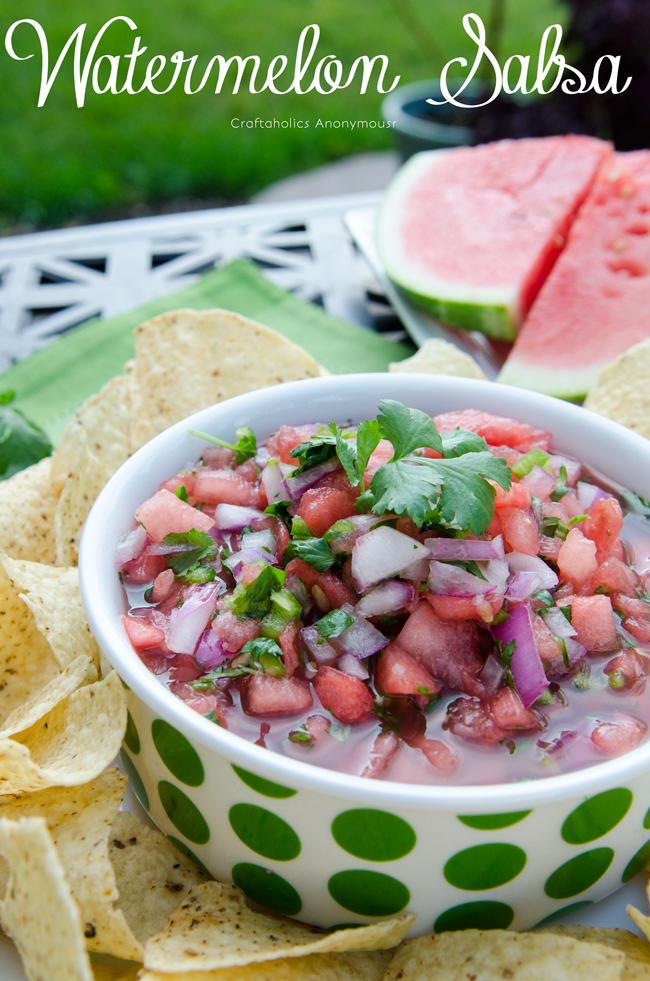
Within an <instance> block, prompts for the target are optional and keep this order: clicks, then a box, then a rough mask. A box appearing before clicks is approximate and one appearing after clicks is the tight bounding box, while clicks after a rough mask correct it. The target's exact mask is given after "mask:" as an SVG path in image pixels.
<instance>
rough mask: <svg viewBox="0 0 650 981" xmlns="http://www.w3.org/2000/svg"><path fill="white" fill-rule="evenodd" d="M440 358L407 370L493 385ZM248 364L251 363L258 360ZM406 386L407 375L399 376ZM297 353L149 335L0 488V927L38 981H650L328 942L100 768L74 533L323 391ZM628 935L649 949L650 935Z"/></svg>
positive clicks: (546, 944)
mask: <svg viewBox="0 0 650 981" xmlns="http://www.w3.org/2000/svg"><path fill="white" fill-rule="evenodd" d="M449 347H450V345H444V342H432V343H431V344H430V345H429V348H428V349H427V350H425V351H424V352H423V354H422V355H421V356H416V357H415V358H414V359H410V360H411V361H412V364H406V363H403V364H402V365H401V366H400V368H399V370H411V371H430V372H432V373H434V374H466V375H469V376H474V377H476V376H477V375H480V369H478V367H477V366H475V365H474V364H473V363H472V362H471V359H468V358H466V356H465V355H461V356H460V357H458V356H457V354H456V353H454V351H451V352H450V351H449V350H448V348H449ZM251 352H254V356H253V357H251ZM391 367H394V366H391ZM322 373H323V372H322V369H320V367H319V366H318V364H317V363H316V362H315V361H314V360H313V358H311V357H310V356H309V355H308V354H307V353H306V352H305V351H303V350H302V349H301V348H298V347H296V346H295V345H294V344H292V343H291V342H289V341H287V340H286V338H284V337H282V336H281V335H279V334H276V333H275V332H274V331H272V330H269V329H268V328H266V327H262V326H261V325H259V324H255V323H253V322H252V321H249V320H246V319H245V318H243V317H240V316H238V315H236V314H232V313H227V312H225V311H222V310H212V311H202V312H198V313H197V312H195V311H189V310H181V311H177V312H175V313H169V314H166V315H164V316H162V317H157V318H155V319H154V320H151V321H149V322H148V323H146V324H143V325H142V326H141V327H139V328H138V329H137V331H136V357H135V360H134V361H133V362H131V363H130V364H129V365H127V366H126V369H125V374H124V375H121V376H119V377H117V378H114V379H112V381H110V382H109V383H108V384H107V385H105V386H104V388H103V389H102V390H101V391H100V392H99V393H98V394H97V395H95V396H93V398H91V399H89V401H88V402H87V403H86V404H85V405H84V406H82V408H81V409H80V410H79V411H78V413H77V415H76V417H75V419H74V420H73V421H72V422H71V423H70V425H69V426H68V428H67V430H66V431H65V433H64V435H63V438H62V440H61V443H60V445H59V447H58V448H57V450H56V451H55V453H54V456H53V457H52V458H51V459H45V460H42V461H41V462H40V463H38V464H36V465H35V466H33V467H30V468H29V469H28V470H25V471H23V472H22V473H19V474H17V475H16V476H14V477H12V478H11V479H10V480H8V481H5V482H3V483H0V923H1V925H2V928H3V929H4V931H5V932H6V933H7V934H8V935H9V936H10V937H11V938H12V939H13V941H14V943H15V944H16V946H17V948H18V950H19V951H20V954H21V956H22V958H23V964H24V968H25V972H26V974H27V976H28V978H30V981H135V979H136V977H137V978H138V979H139V981H382V979H383V981H398V979H399V981H429V979H436V981H467V979H469V978H474V979H477V981H478V979H480V981H497V979H498V981H502V979H504V978H508V979H513V981H556V979H557V981H579V979H588V981H618V979H625V981H650V945H648V944H647V943H646V942H645V941H643V940H641V939H640V938H639V937H637V936H635V935H634V934H631V933H629V932H628V931H625V930H596V929H592V928H589V927H574V928H571V927H558V928H555V929H553V928H548V929H547V930H545V931H544V932H535V933H519V934H518V933H512V932H509V931H503V930H493V931H487V932H485V931H479V930H465V931H459V932H456V933H444V934H440V935H439V936H436V937H434V936H426V937H419V938H416V939H415V940H409V941H404V937H405V935H406V933H407V931H408V930H409V928H410V927H411V926H412V924H413V922H414V919H415V917H414V915H412V914H403V915H401V916H397V917H395V918H393V919H389V920H382V921H379V922H377V923H374V924H372V925H371V926H366V927H359V928H357V929H341V930H337V931H334V932H329V933H328V932H326V931H323V930H319V929H317V928H315V927H309V926H305V925H304V924H301V923H298V922H296V921H294V920H290V919H287V918H284V917H279V916H272V915H267V914H264V913H261V912H258V911H254V910H252V909H251V908H250V907H249V906H248V905H247V903H246V901H245V897H244V894H243V893H242V892H241V890H239V889H238V888H237V887H235V886H232V885H228V884H223V883H219V882H214V881H210V880H209V879H208V877H207V876H206V875H205V873H204V872H203V871H202V870H200V869H198V868H197V867H196V866H195V865H194V863H193V862H191V861H190V860H189V859H188V858H186V857H185V856H184V855H182V854H181V853H180V852H179V851H178V850H177V849H176V848H175V846H174V845H172V844H171V843H170V842H169V841H168V839H167V838H165V836H164V835H162V834H161V833H160V832H159V831H156V830H154V829H153V828H151V827H149V826H148V825H145V824H142V823H141V822H140V821H139V819H138V818H137V817H135V816H134V815H133V814H130V813H128V812H126V811H120V806H121V804H122V800H123V797H124V792H125V785H126V778H125V777H124V775H123V774H121V773H120V772H118V770H116V769H111V768H107V767H108V766H109V764H110V763H111V761H112V760H113V759H114V757H115V755H116V754H117V751H118V749H119V747H120V744H121V742H122V737H123V735H124V731H125V727H126V705H125V695H124V689H123V686H122V684H121V682H120V680H119V678H118V677H117V675H116V674H115V672H114V671H109V672H108V673H107V674H106V676H105V677H104V678H103V679H102V678H100V673H101V672H100V663H99V651H98V648H97V645H96V643H95V641H94V639H93V637H92V636H91V634H90V631H89V628H88V624H87V622H86V618H85V616H84V611H83V607H82V604H81V598H80V594H79V586H78V577H77V570H76V558H77V551H78V545H79V537H80V534H81V528H82V526H83V523H84V521H85V518H86V516H87V514H88V511H89V510H90V507H91V506H92V504H93V502H94V500H95V498H96V497H97V494H98V493H99V491H100V490H101V488H102V487H103V485H104V484H105V483H106V481H107V480H108V478H109V477H110V476H111V475H112V474H113V473H114V472H115V471H116V470H117V469H118V467H119V466H120V465H121V464H122V463H123V462H124V461H125V460H126V459H127V457H128V456H129V455H130V454H131V453H132V452H134V450H136V449H137V448H138V447H139V446H141V445H142V444H143V443H145V442H146V441H147V440H149V439H151V438H152V437H153V436H155V435H157V433H159V432H161V431H163V430H164V429H166V428H167V427H168V426H170V425H171V424H172V423H174V422H177V421H179V420H181V419H183V418H185V417H186V416H187V415H189V414H191V413H192V412H195V411H197V410H198V409H201V408H204V407H205V406H208V405H211V404H213V403H214V402H218V401H220V400H223V399H226V398H231V397H232V396H234V395H238V394H242V393H244V392H248V391H253V390H255V389H258V388H262V387H265V386H267V385H273V384H277V383H279V382H283V381H289V380H296V379H300V378H308V377H315V376H318V375H319V374H322ZM630 915H631V916H632V918H633V919H634V920H635V922H636V923H637V924H638V925H639V927H640V928H641V929H642V930H643V931H644V932H645V933H646V934H647V935H648V936H649V937H650V917H646V916H645V915H644V914H642V913H640V912H639V911H638V910H631V912H630Z"/></svg>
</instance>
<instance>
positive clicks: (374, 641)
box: [330, 603, 389, 658]
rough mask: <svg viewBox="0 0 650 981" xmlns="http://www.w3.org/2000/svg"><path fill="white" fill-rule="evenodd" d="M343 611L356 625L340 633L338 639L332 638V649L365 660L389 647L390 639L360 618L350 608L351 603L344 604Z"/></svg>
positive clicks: (354, 610)
mask: <svg viewBox="0 0 650 981" xmlns="http://www.w3.org/2000/svg"><path fill="white" fill-rule="evenodd" d="M341 609H342V610H343V612H344V613H347V614H348V615H349V616H351V617H352V618H353V620H354V623H353V624H351V626H349V627H348V628H347V630H344V631H343V633H340V634H339V635H338V637H331V638H330V643H331V644H332V647H334V648H335V649H336V650H337V651H338V652H339V654H353V655H354V657H360V658H364V657H370V655H371V654H376V653H377V651H381V650H383V648H384V647H386V646H387V644H388V643H389V641H388V638H387V637H384V635H383V634H382V633H381V631H380V630H377V628H376V627H373V625H372V624H371V623H368V621H367V620H365V619H364V618H363V617H362V616H360V615H359V614H358V613H357V612H356V609H355V607H353V606H350V604H349V603H344V604H343V606H342V607H341Z"/></svg>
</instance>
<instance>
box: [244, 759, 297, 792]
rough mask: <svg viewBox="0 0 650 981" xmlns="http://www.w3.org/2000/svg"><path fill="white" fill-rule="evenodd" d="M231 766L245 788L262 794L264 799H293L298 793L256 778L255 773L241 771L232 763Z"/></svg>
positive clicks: (261, 778) (262, 778) (270, 781)
mask: <svg viewBox="0 0 650 981" xmlns="http://www.w3.org/2000/svg"><path fill="white" fill-rule="evenodd" d="M231 766H232V768H233V770H234V771H235V773H236V774H237V776H238V777H239V779H240V780H242V781H243V782H244V783H245V784H246V786H247V787H250V788H251V790H255V791H256V792H257V793H258V794H264V796H265V797H275V798H277V799H280V798H282V797H293V796H294V795H295V794H297V793H298V791H297V790H290V788H289V787H283V786H282V785H281V784H279V783H273V781H272V780H265V779H264V777H258V776H257V774H256V773H249V772H248V770H242V768H241V767H240V766H235V764H234V763H231Z"/></svg>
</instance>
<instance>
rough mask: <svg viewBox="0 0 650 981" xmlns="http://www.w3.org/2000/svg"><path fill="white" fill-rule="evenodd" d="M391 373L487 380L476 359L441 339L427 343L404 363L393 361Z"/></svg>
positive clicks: (389, 367)
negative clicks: (455, 376)
mask: <svg viewBox="0 0 650 981" xmlns="http://www.w3.org/2000/svg"><path fill="white" fill-rule="evenodd" d="M388 370H389V371H404V372H422V373H423V374H431V375H457V376H459V377H461V378H485V373H484V371H483V370H482V369H481V368H480V367H479V365H478V364H477V363H476V361H475V360H474V358H472V357H470V355H469V354H465V352H464V351H461V350H460V348H457V347H456V345H455V344H450V343H449V341H443V340H442V339H440V338H431V339H430V340H428V341H425V342H424V344H423V345H422V347H421V348H420V350H419V351H416V353H415V354H414V355H413V356H412V357H410V358H405V359H404V360H403V361H391V363H390V364H389V365H388Z"/></svg>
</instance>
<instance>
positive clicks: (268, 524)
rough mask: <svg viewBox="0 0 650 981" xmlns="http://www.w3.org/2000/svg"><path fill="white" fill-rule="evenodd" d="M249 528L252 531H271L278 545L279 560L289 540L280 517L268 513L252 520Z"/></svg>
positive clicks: (287, 532)
mask: <svg viewBox="0 0 650 981" xmlns="http://www.w3.org/2000/svg"><path fill="white" fill-rule="evenodd" d="M251 528H252V529H253V531H266V530H267V529H270V530H271V531H272V532H273V537H274V538H275V541H276V544H277V546H278V553H277V555H278V561H279V562H281V561H282V556H283V555H284V550H285V548H286V547H287V545H288V544H289V542H290V540H291V539H290V536H289V531H288V530H287V526H286V525H285V523H284V521H282V519H281V518H275V517H273V516H272V515H270V514H269V515H266V517H264V518H258V519H257V520H256V521H253V523H252V525H251Z"/></svg>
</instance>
